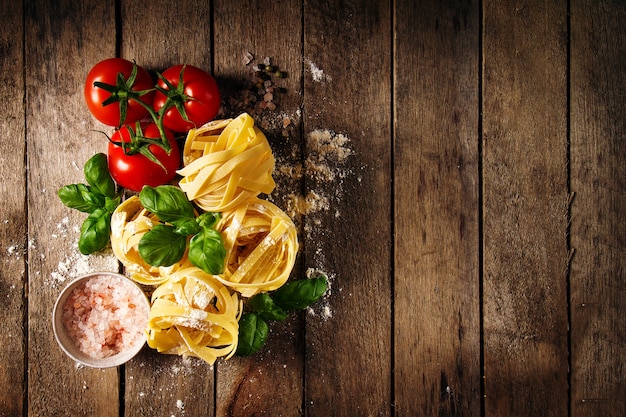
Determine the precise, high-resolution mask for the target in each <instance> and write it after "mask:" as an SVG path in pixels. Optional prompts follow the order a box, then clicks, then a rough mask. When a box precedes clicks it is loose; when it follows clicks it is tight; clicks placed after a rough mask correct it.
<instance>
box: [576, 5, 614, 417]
mask: <svg viewBox="0 0 626 417" xmlns="http://www.w3.org/2000/svg"><path fill="white" fill-rule="evenodd" d="M625 19H626V6H625V5H624V3H623V2H612V1H601V2H592V1H573V2H572V4H571V90H570V91H571V188H572V193H573V202H572V208H571V218H572V224H571V246H572V249H573V250H574V251H575V252H574V254H573V258H572V263H571V265H572V267H571V284H570V286H571V320H572V324H571V329H572V330H571V340H572V352H571V368H572V377H571V401H572V404H571V408H572V415H575V416H615V417H617V416H623V415H626V400H625V399H624V393H626V371H625V369H624V354H625V353H626V316H625V315H624V311H625V310H626V284H625V283H626V281H625V278H626V272H625V271H626V257H625V256H624V254H626V223H624V213H625V212H626V191H625V190H626V167H625V165H624V163H625V161H626V122H625V120H626V112H625V108H626V107H625V105H624V104H625V100H624V98H625V97H626V63H625V61H624V56H625V54H626V32H625V31H624V25H623V22H624V20H625ZM591 51H593V52H592V53H590V52H591Z"/></svg>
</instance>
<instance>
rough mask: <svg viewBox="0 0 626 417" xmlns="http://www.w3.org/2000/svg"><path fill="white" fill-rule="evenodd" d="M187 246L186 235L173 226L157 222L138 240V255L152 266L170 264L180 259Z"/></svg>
mask: <svg viewBox="0 0 626 417" xmlns="http://www.w3.org/2000/svg"><path fill="white" fill-rule="evenodd" d="M186 247H187V236H181V235H179V234H177V233H176V232H175V231H174V227H172V226H166V225H163V224H158V225H156V226H154V227H153V228H152V229H151V230H150V231H148V232H146V234H145V235H143V236H142V237H141V239H140V240H139V255H140V256H141V258H142V259H143V260H144V261H146V262H147V263H148V264H149V265H152V266H170V265H173V264H175V263H176V262H178V261H180V260H181V258H182V257H183V255H184V254H185V248H186Z"/></svg>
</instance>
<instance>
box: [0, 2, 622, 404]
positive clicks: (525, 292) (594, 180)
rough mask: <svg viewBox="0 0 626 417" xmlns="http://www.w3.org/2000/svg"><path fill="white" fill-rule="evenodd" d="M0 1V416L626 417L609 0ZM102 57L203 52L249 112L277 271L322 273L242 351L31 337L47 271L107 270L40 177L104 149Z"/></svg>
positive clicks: (616, 76) (52, 281)
mask: <svg viewBox="0 0 626 417" xmlns="http://www.w3.org/2000/svg"><path fill="white" fill-rule="evenodd" d="M0 3H1V6H2V7H0V15H1V16H2V19H1V21H2V29H1V30H0V53H1V57H2V60H1V61H0V67H1V71H0V74H1V76H2V87H1V88H2V95H1V97H0V103H1V108H2V110H3V111H2V115H1V116H0V117H1V121H2V139H1V141H0V146H1V150H0V152H1V153H0V154H1V155H2V164H0V177H1V178H2V185H1V187H0V198H1V199H2V205H0V243H1V248H0V249H1V251H2V267H1V269H0V295H1V296H2V300H3V301H2V308H1V311H2V321H3V323H4V324H3V325H4V326H5V330H4V331H3V332H2V333H3V335H2V343H1V346H2V348H1V349H0V387H2V388H1V390H2V395H0V415H2V416H19V415H29V416H70V415H71V416H118V415H119V416H166V417H169V416H212V415H215V416H255V415H257V416H261V415H267V416H298V415H307V416H378V415H397V416H481V415H482V416H494V417H496V416H497V417H502V416H624V415H626V401H625V399H624V398H626V382H625V380H626V369H625V368H624V366H625V363H626V313H625V311H626V256H625V255H626V222H625V221H624V219H625V217H626V192H625V190H626V166H625V161H626V122H625V120H626V111H625V100H624V97H626V60H625V59H624V57H625V56H626V32H625V30H624V22H625V21H626V6H625V3H624V2H622V1H618V0H613V1H611V0H569V1H565V0H544V1H523V0H519V1H495V0H482V1H476V0H473V1H472V0H468V1H461V0H458V1H456V0H455V1H447V2H443V1H435V0H432V1H420V2H410V1H393V2H390V1H367V0H358V1H355V2H352V1H350V2H347V1H341V2H339V1H338V2H333V1H304V2H303V1H298V0H285V1H265V0H257V1H254V0H251V1H230V0H213V1H196V2H194V1H178V2H171V1H167V0H153V1H150V2H148V1H130V0H120V1H89V0H84V1H74V0H61V1H45V0H32V1H28V0H25V1H24V2H23V5H22V4H19V3H18V4H16V2H15V1H13V0H0ZM415 3H417V4H415ZM246 53H250V54H251V55H252V56H253V62H252V63H249V64H247V65H246V62H245V60H244V57H245V55H246ZM113 56H122V57H125V58H128V59H134V60H136V62H137V63H138V64H140V65H143V66H145V67H147V68H149V69H151V70H157V71H162V70H164V69H165V68H167V67H168V66H170V65H173V64H178V63H188V64H192V65H196V66H199V67H201V68H204V69H206V70H208V71H210V72H212V73H213V74H214V75H215V77H216V79H217V80H218V82H219V84H220V88H221V90H222V95H223V98H224V105H223V108H222V113H221V115H222V116H224V117H226V116H236V115H237V114H238V113H239V112H240V111H244V110H249V111H250V112H251V114H253V115H254V117H255V120H256V122H257V124H259V125H260V126H261V127H262V128H263V129H264V130H265V132H266V133H267V136H268V138H269V140H270V143H271V145H272V148H273V150H274V152H275V154H276V155H277V160H278V164H277V168H276V172H275V177H276V181H277V184H278V186H277V188H276V190H275V191H274V193H273V194H272V195H271V196H270V197H269V198H270V199H271V200H272V201H274V202H275V203H276V204H277V205H279V206H280V207H282V208H283V209H285V210H289V211H290V213H292V214H293V216H294V220H295V221H296V223H297V224H298V227H299V233H300V243H301V249H300V253H299V257H298V262H297V268H296V269H295V270H294V273H293V277H294V278H295V277H303V276H304V275H305V273H306V271H307V270H309V269H313V270H318V271H321V272H324V273H326V274H327V275H328V277H329V279H330V283H331V289H330V293H329V294H328V295H327V296H325V297H324V298H323V299H322V300H320V302H318V304H316V305H315V306H314V307H313V308H312V309H310V310H309V311H306V312H303V313H302V314H296V315H293V316H291V318H290V319H288V320H287V321H285V322H282V323H278V324H273V325H272V328H271V333H270V338H269V339H270V340H269V342H268V345H267V346H265V348H264V349H263V350H262V352H260V353H259V354H257V355H255V356H253V357H250V358H245V359H244V358H238V357H234V358H232V359H230V360H228V361H224V360H218V361H217V362H216V364H215V365H214V366H209V365H207V364H205V363H204V362H202V361H200V360H196V359H195V358H181V357H177V356H167V355H161V354H158V353H156V352H154V351H152V350H150V349H149V348H147V347H146V348H145V349H144V350H143V351H142V352H141V353H140V355H139V356H137V357H136V358H135V359H133V360H131V361H130V362H128V363H127V364H126V365H124V366H121V367H118V368H112V369H106V370H98V369H90V368H85V367H80V366H76V364H75V363H74V362H73V361H71V360H70V359H69V358H68V357H66V356H65V355H64V354H63V353H62V351H61V350H60V349H59V347H58V345H57V344H56V342H55V340H54V336H53V334H52V329H51V320H50V318H51V310H52V307H53V304H54V301H55V299H56V297H57V296H58V294H59V293H60V291H61V290H62V288H63V287H64V286H65V284H66V283H67V282H69V280H70V279H72V278H73V277H75V276H78V275H80V274H82V273H85V272H90V271H94V270H113V271H116V270H118V268H119V265H118V263H117V261H116V259H115V258H114V257H113V255H112V254H111V252H110V251H104V253H101V254H98V255H95V256H90V257H83V256H81V255H79V254H78V251H77V248H76V243H77V239H78V231H77V228H78V227H79V226H80V223H81V222H82V220H83V219H84V215H83V214H82V213H78V212H75V211H72V210H69V209H67V208H66V207H64V206H63V205H62V204H61V202H60V201H59V199H58V198H57V196H56V190H57V189H58V188H59V187H61V186H63V185H65V184H69V183H76V182H82V181H83V175H82V166H83V164H84V163H85V161H86V160H87V159H88V158H89V157H90V156H91V155H93V154H94V153H96V152H102V151H105V149H106V141H105V140H103V137H102V135H101V134H100V133H98V132H97V130H103V129H106V127H104V126H103V125H100V124H99V123H98V122H96V121H95V120H94V119H93V118H92V117H91V116H90V114H89V113H88V111H87V108H86V106H85V105H84V102H83V97H82V85H83V82H84V79H85V76H86V74H87V72H88V70H89V69H90V68H91V66H92V65H94V64H95V63H96V62H97V61H99V60H102V59H105V58H108V57H113ZM266 57H268V58H270V59H271V61H272V63H273V64H275V65H277V66H278V67H279V68H280V69H282V70H284V71H286V72H287V73H288V77H287V78H282V79H274V80H273V83H274V86H275V87H276V92H275V94H274V97H273V100H272V103H273V104H275V105H276V108H275V109H270V108H266V109H262V108H260V107H259V106H257V107H246V103H245V102H246V100H245V97H246V95H249V94H250V93H251V92H253V90H252V89H251V88H250V84H251V82H252V81H251V80H252V71H251V67H252V65H253V64H254V63H256V62H263V60H264V59H265V58H266ZM261 99H262V98H261ZM270 107H273V106H270ZM287 121H288V122H289V124H288V125H286V126H285V124H286V123H287ZM320 138H326V139H329V140H330V141H331V143H332V144H333V145H334V146H331V147H327V148H320V147H319V146H318V145H319V141H317V139H320Z"/></svg>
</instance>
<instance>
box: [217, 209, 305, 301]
mask: <svg viewBox="0 0 626 417" xmlns="http://www.w3.org/2000/svg"><path fill="white" fill-rule="evenodd" d="M216 229H217V230H218V231H219V232H220V233H221V235H222V238H223V239H224V246H225V247H226V252H227V254H226V260H225V262H224V273H223V274H221V275H219V276H216V278H217V279H218V280H220V281H221V282H222V283H223V284H224V285H226V286H229V287H231V288H233V289H234V290H236V291H238V292H239V293H241V295H242V296H243V297H252V296H253V295H255V294H257V293H259V292H264V291H272V290H276V289H278V288H279V287H281V286H282V285H283V284H284V283H285V282H286V281H287V279H288V278H289V274H290V273H291V270H292V268H293V266H294V264H295V260H296V255H297V253H298V237H297V232H296V228H295V225H294V224H293V222H292V220H291V218H289V216H287V214H285V213H284V212H283V211H282V210H280V209H279V208H278V207H277V206H275V205H274V204H272V203H270V202H269V201H266V200H261V199H259V198H255V199H252V200H248V201H247V202H245V203H243V204H239V205H238V206H237V207H235V208H234V209H233V210H230V211H226V212H224V213H222V219H221V220H220V222H219V223H218V224H217V226H216Z"/></svg>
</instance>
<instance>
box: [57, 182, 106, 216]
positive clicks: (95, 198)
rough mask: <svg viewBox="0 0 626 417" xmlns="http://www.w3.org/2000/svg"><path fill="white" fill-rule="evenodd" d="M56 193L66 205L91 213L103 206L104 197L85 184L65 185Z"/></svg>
mask: <svg viewBox="0 0 626 417" xmlns="http://www.w3.org/2000/svg"><path fill="white" fill-rule="evenodd" d="M57 195H58V196H59V198H60V199H61V202H62V203H63V204H65V205H66V206H67V207H69V208H72V209H76V210H79V211H82V212H84V213H91V212H93V211H94V210H96V209H99V208H102V207H103V206H104V197H103V196H102V195H100V194H99V193H96V192H93V191H92V189H91V187H88V186H86V185H85V184H70V185H66V186H64V187H61V188H60V189H59V191H58V192H57Z"/></svg>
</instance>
